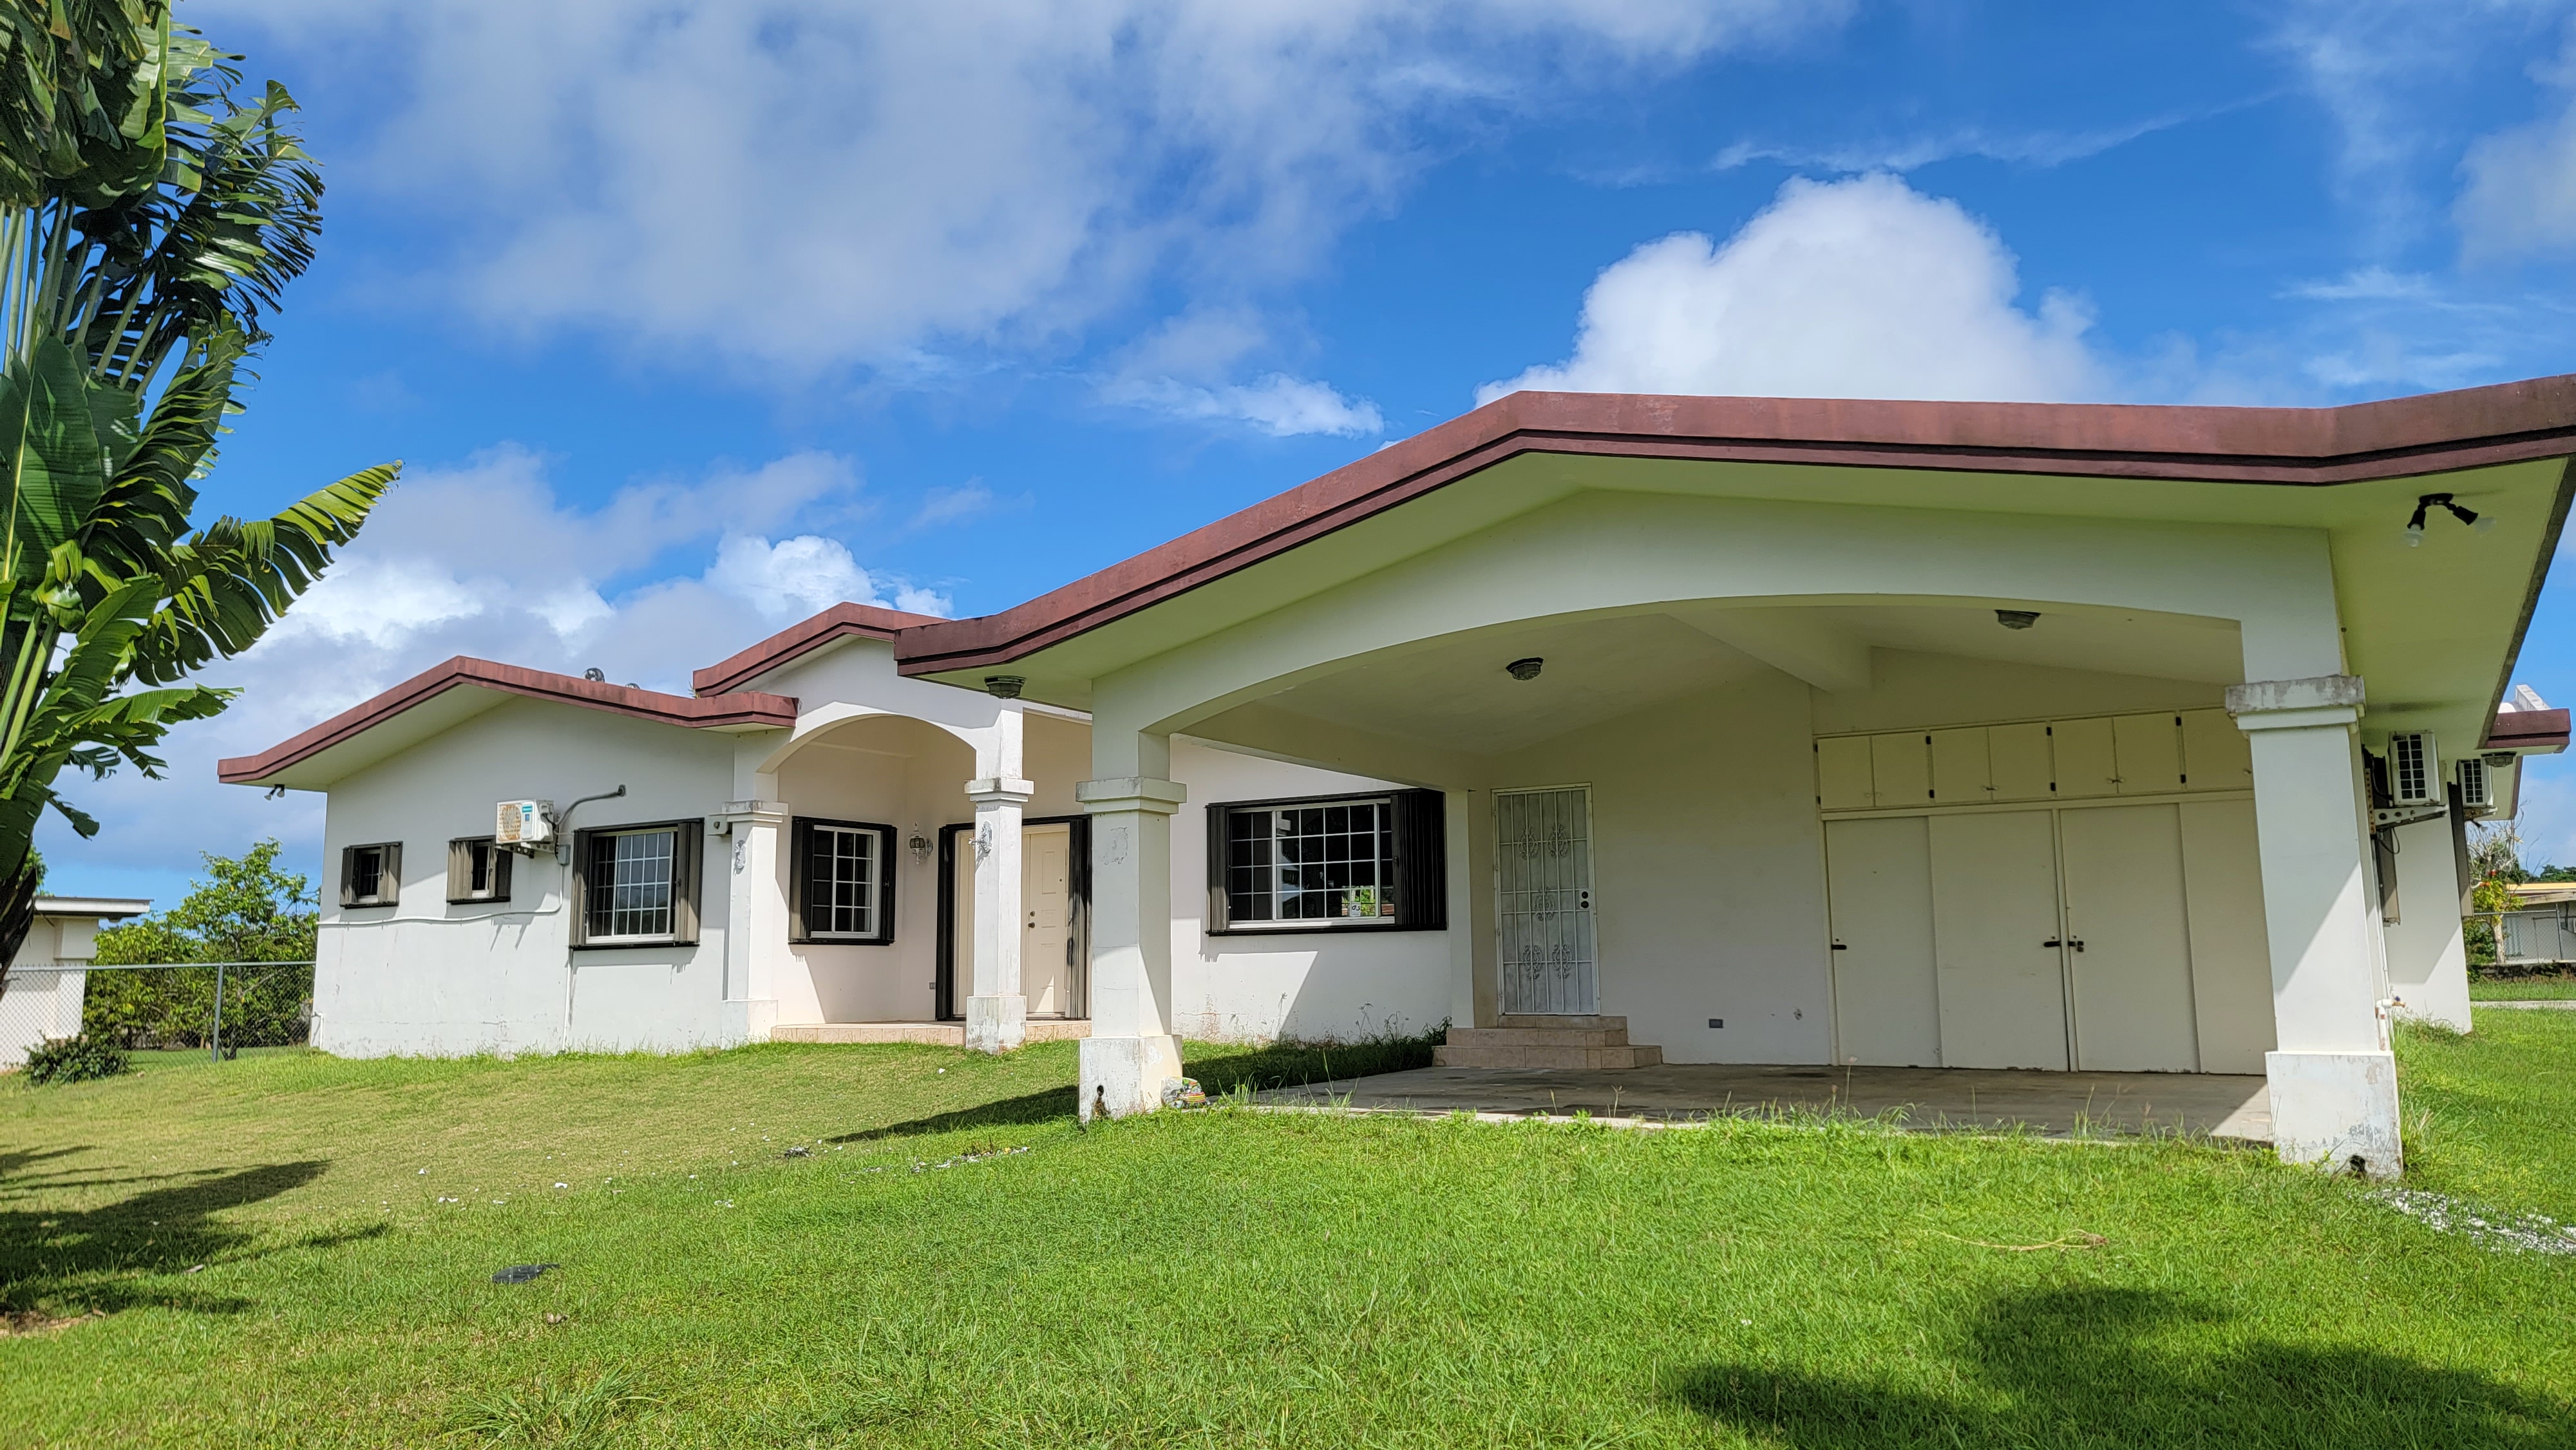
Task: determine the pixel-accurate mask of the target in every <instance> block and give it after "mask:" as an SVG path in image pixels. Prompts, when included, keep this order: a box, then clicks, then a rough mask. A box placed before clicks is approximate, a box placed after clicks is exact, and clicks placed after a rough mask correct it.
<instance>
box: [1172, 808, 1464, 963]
mask: <svg viewBox="0 0 2576 1450" xmlns="http://www.w3.org/2000/svg"><path fill="white" fill-rule="evenodd" d="M1444 829H1445V825H1444V818H1443V811H1442V804H1441V796H1440V793H1439V792H1438V791H1428V790H1408V791H1395V792H1391V793H1389V794H1385V795H1374V796H1367V795H1355V796H1335V797H1329V798H1321V799H1311V800H1289V801H1239V802H1232V803H1224V804H1218V805H1213V806H1210V807H1208V918H1209V920H1208V929H1209V930H1210V931H1215V932H1229V931H1231V932H1245V931H1317V930H1335V929H1339V930H1352V929H1368V928H1377V929H1397V930H1438V929H1440V928H1441V927H1443V926H1446V925H1447V924H1448V886H1447V882H1446V880H1445V879H1444V877H1445V871H1444V869H1443V866H1442V861H1443V853H1442V838H1443V834H1444Z"/></svg>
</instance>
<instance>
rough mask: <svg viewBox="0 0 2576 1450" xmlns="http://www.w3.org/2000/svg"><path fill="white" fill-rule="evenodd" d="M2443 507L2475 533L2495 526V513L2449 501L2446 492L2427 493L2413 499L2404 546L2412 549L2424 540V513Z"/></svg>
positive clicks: (2449, 497) (2449, 498) (2483, 531)
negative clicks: (2413, 508) (2413, 505)
mask: <svg viewBox="0 0 2576 1450" xmlns="http://www.w3.org/2000/svg"><path fill="white" fill-rule="evenodd" d="M2435 508H2445V509H2449V510H2450V511H2451V517H2453V518H2455V519H2458V520H2459V521H2460V522H2461V523H2464V524H2467V525H2468V526H2469V528H2470V530H2471V531H2473V532H2475V533H2481V534H2483V533H2486V532H2488V531H2489V530H2491V529H2493V528H2494V527H2495V515H2493V514H2482V513H2479V512H2478V511H2477V510H2476V509H2473V508H2466V507H2463V506H2461V505H2460V504H2457V503H2454V502H2452V501H2451V496H2450V495H2449V494H2447V493H2428V494H2426V495H2424V496H2423V497H2422V498H2419V499H2417V500H2415V512H2414V514H2413V515H2412V516H2411V517H2409V518H2408V519H2407V520H2406V547H2408V548H2410V549H2412V548H2415V547H2416V546H2418V545H2420V544H2422V543H2423V542H2424V515H2425V512H2426V511H2427V510H2429V509H2435Z"/></svg>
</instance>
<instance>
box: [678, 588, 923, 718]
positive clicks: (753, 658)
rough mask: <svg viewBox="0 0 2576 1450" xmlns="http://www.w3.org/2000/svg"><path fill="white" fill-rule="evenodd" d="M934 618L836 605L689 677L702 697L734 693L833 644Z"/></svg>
mask: <svg viewBox="0 0 2576 1450" xmlns="http://www.w3.org/2000/svg"><path fill="white" fill-rule="evenodd" d="M939 622H940V621H939V616H937V615H935V614H907V613H905V612H903V611H902V610H900V609H879V608H878V607H876V606H875V605H873V604H835V605H833V606H832V607H831V608H829V609H826V610H824V611H823V612H822V613H820V614H818V615H815V616H814V617H813V618H811V619H808V620H806V621H804V622H803V623H801V624H797V625H793V626H790V627H789V628H787V629H783V630H780V631H779V632H778V633H776V634H773V635H771V636H770V637H769V638H767V639H764V640H762V641H761V642H760V643H758V644H756V645H753V646H752V647H751V648H749V649H747V650H744V651H743V652H742V653H740V654H737V655H735V656H733V657H732V658H730V659H727V660H724V661H721V662H720V663H717V664H712V665H709V666H707V667H706V668H705V669H703V670H700V671H698V672H697V673H696V674H693V675H691V676H689V687H690V688H691V689H693V690H696V691H697V692H698V693H699V694H701V695H712V694H717V693H719V692H722V691H725V690H730V689H733V688H735V687H737V686H739V685H742V684H744V683H746V682H748V681H751V680H755V679H758V678H759V677H760V676H762V675H765V674H767V673H769V672H770V671H771V670H774V669H777V668H778V667H779V666H781V665H784V664H787V663H789V662H791V661H793V660H796V659H798V658H800V657H802V656H804V655H808V654H811V653H813V652H814V651H816V650H818V649H821V648H823V647H824V646H825V645H828V644H831V643H833V642H834V641H836V640H841V639H846V638H848V637H849V636H851V635H854V634H855V635H861V636H864V637H866V638H868V639H889V640H890V639H892V638H894V637H895V635H896V634H897V633H899V632H900V631H902V630H905V629H910V628H915V627H917V626H920V625H925V624H937V623H939Z"/></svg>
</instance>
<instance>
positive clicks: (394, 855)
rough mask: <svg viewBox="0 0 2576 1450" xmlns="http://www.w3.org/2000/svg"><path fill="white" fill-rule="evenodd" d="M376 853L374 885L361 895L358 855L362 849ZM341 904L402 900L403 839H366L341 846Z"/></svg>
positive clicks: (392, 903)
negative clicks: (358, 842)
mask: <svg viewBox="0 0 2576 1450" xmlns="http://www.w3.org/2000/svg"><path fill="white" fill-rule="evenodd" d="M368 851H373V852H375V853H376V889H375V891H374V892H372V893H370V894H367V895H363V896H362V895H360V894H359V893H358V889H357V883H358V858H359V856H360V854H361V853H363V852H368ZM340 904H341V905H342V906H346V907H372V906H399V905H401V904H402V842H400V841H366V842H362V843H360V844H358V845H354V846H343V847H341V848H340Z"/></svg>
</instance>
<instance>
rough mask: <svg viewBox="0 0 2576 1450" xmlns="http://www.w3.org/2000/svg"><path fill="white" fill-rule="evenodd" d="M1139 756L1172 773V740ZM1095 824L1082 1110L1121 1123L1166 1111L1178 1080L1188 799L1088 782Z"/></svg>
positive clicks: (1084, 789) (1172, 786)
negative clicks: (1177, 955) (1177, 972)
mask: <svg viewBox="0 0 2576 1450" xmlns="http://www.w3.org/2000/svg"><path fill="white" fill-rule="evenodd" d="M1146 740H1147V741H1148V742H1150V744H1151V745H1153V746H1159V747H1160V750H1159V751H1140V752H1139V754H1141V755H1144V756H1145V757H1146V758H1147V759H1148V760H1149V761H1151V762H1152V763H1154V764H1157V765H1159V766H1160V767H1161V768H1162V769H1165V770H1169V769H1170V768H1171V765H1170V761H1171V757H1170V754H1169V750H1170V745H1169V742H1168V739H1167V738H1166V737H1161V736H1153V737H1146ZM1074 796H1075V798H1076V799H1078V800H1080V801H1081V802H1082V807H1083V809H1084V810H1086V811H1088V812H1090V814H1091V1035H1090V1036H1089V1037H1086V1038H1084V1039H1083V1041H1082V1076H1081V1087H1080V1093H1081V1097H1080V1102H1079V1106H1080V1110H1081V1115H1082V1120H1083V1121H1084V1122H1086V1123H1087V1122H1089V1121H1091V1119H1092V1118H1093V1117H1094V1116H1095V1115H1098V1114H1101V1113H1107V1114H1109V1115H1110V1116H1112V1117H1125V1116H1127V1115H1128V1114H1130V1113H1145V1112H1151V1111H1153V1110H1154V1109H1156V1108H1159V1107H1161V1106H1162V1105H1163V1084H1164V1083H1166V1082H1168V1081H1170V1080H1171V1079H1173V1078H1176V1077H1179V1076H1180V1075H1181V1039H1180V1038H1179V1037H1177V1036H1175V1035H1174V1034H1173V1032H1172V1026H1171V1021H1172V1019H1171V1010H1172V1001H1171V998H1172V813H1173V812H1174V811H1177V810H1179V809H1180V808H1181V803H1182V802H1183V801H1185V800H1187V799H1188V798H1189V792H1188V791H1187V790H1185V789H1183V788H1182V787H1181V786H1180V785H1179V784H1178V783H1177V782H1174V781H1169V780H1164V779H1162V778H1160V777H1159V776H1122V777H1117V778H1114V779H1105V780H1086V781H1084V782H1082V783H1081V784H1079V785H1077V786H1075V787H1074Z"/></svg>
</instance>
